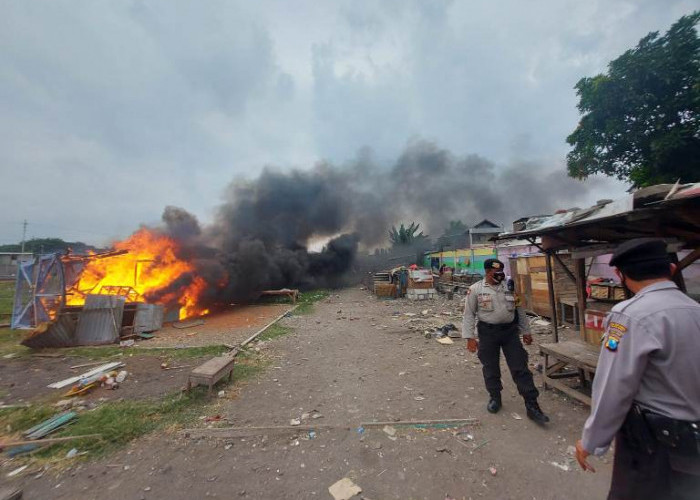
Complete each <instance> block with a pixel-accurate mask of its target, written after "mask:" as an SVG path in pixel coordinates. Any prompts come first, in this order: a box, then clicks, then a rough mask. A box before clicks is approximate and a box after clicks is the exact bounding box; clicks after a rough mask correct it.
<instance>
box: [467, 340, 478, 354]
mask: <svg viewBox="0 0 700 500" xmlns="http://www.w3.org/2000/svg"><path fill="white" fill-rule="evenodd" d="M478 349H479V341H478V340H476V339H467V350H468V351H469V352H476V351H477V350H478Z"/></svg>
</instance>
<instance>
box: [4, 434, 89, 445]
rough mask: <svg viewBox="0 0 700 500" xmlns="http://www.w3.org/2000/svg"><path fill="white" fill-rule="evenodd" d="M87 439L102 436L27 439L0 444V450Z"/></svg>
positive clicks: (87, 435) (85, 435)
mask: <svg viewBox="0 0 700 500" xmlns="http://www.w3.org/2000/svg"><path fill="white" fill-rule="evenodd" d="M84 438H85V439H87V438H99V439H102V434H83V435H81V436H65V437H57V438H46V439H29V440H24V441H10V442H9V443H0V448H8V447H10V446H22V445H25V444H38V445H42V444H53V443H62V442H63V441H73V440H76V439H84Z"/></svg>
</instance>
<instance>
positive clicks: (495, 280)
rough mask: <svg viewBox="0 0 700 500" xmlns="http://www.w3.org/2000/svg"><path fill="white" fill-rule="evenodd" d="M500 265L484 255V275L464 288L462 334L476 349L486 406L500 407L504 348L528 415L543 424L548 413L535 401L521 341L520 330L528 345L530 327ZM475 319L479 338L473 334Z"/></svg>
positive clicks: (492, 411) (535, 391)
mask: <svg viewBox="0 0 700 500" xmlns="http://www.w3.org/2000/svg"><path fill="white" fill-rule="evenodd" d="M503 269H504V267H503V262H501V261H500V260H497V259H487V260H486V261H485V262H484V270H485V276H484V279H483V280H481V281H479V282H477V283H474V284H473V285H472V286H471V287H469V290H468V292H467V300H466V306H465V308H464V320H463V323H462V337H463V338H465V339H467V349H468V350H469V351H470V352H477V351H478V356H479V360H480V361H481V364H482V372H483V375H484V382H485V384H486V390H487V391H488V392H489V395H490V399H489V402H488V405H487V406H486V409H487V410H488V411H489V412H490V413H497V412H498V410H500V409H501V405H502V402H501V390H502V389H503V385H502V383H501V366H500V364H501V349H503V354H504V356H505V358H506V363H507V364H508V368H509V369H510V374H511V376H512V377H513V381H514V382H515V384H516V385H517V387H518V392H519V393H520V395H521V396H522V397H523V398H524V399H525V409H526V411H527V416H528V417H529V418H530V419H532V420H534V421H535V422H537V423H538V424H544V423H547V422H549V417H547V415H545V414H544V413H543V412H542V409H541V408H540V406H539V404H537V397H538V396H539V392H538V391H537V388H536V387H535V384H534V382H533V380H532V373H531V372H530V370H529V369H528V367H527V351H525V349H524V348H523V345H522V343H521V342H520V335H519V333H522V334H523V341H524V342H525V343H526V344H528V345H529V344H531V343H532V336H531V335H530V328H529V325H528V322H527V318H526V317H525V312H524V311H523V310H522V308H521V307H520V304H519V303H518V298H517V296H516V295H515V294H514V293H513V292H512V291H510V290H509V289H508V288H507V287H506V286H505V284H504V283H503V281H504V279H505V277H506V276H505V273H504V272H503ZM477 320H478V322H477ZM475 323H476V324H477V330H478V334H479V340H478V341H477V340H476V339H475V338H474V325H475Z"/></svg>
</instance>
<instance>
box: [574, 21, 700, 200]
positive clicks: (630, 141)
mask: <svg viewBox="0 0 700 500" xmlns="http://www.w3.org/2000/svg"><path fill="white" fill-rule="evenodd" d="M699 21H700V11H699V12H694V13H693V14H691V15H688V16H683V17H681V18H680V19H679V20H678V21H676V22H675V23H674V24H673V26H671V28H670V29H669V30H668V32H666V34H665V35H663V36H659V33H658V32H653V33H649V34H648V35H647V36H645V37H644V38H642V39H641V40H640V41H639V43H638V44H637V46H636V47H635V48H633V49H630V50H628V51H627V52H625V53H624V54H622V55H621V56H620V57H618V58H617V59H615V60H614V61H612V62H611V63H610V64H609V65H608V72H607V73H606V74H601V75H597V76H594V77H592V78H582V79H581V80H579V82H578V83H577V84H576V87H575V88H576V91H577V94H578V96H579V103H578V109H579V111H580V112H581V113H582V115H583V116H582V118H581V121H580V123H579V125H578V127H577V128H576V130H574V132H573V133H572V134H571V135H570V136H569V137H568V138H567V142H568V143H569V144H570V145H572V146H573V147H574V149H573V150H572V151H571V152H570V153H569V154H568V156H567V166H568V172H569V175H570V176H571V177H575V178H579V179H584V178H586V177H588V176H589V175H592V174H596V173H603V174H606V175H610V176H616V177H617V178H618V179H621V180H626V181H629V182H631V183H632V184H633V185H634V186H636V187H640V186H648V185H652V184H657V183H662V182H675V181H676V180H678V179H679V178H680V179H681V180H682V181H683V182H693V181H697V180H698V179H700V118H699V116H698V114H699V113H700V39H699V38H698V33H697V31H696V25H697V24H698V22H699Z"/></svg>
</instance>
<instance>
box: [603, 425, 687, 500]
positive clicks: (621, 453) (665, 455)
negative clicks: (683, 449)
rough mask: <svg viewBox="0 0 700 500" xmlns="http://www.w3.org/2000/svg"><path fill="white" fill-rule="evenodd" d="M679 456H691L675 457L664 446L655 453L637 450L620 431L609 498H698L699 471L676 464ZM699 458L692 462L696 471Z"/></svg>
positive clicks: (685, 499) (682, 499) (616, 444)
mask: <svg viewBox="0 0 700 500" xmlns="http://www.w3.org/2000/svg"><path fill="white" fill-rule="evenodd" d="M674 459H675V460H674ZM678 460H685V461H687V460H688V459H687V457H673V456H672V455H671V454H670V453H669V450H668V448H665V447H662V446H659V447H658V449H657V450H656V451H655V452H654V453H653V454H648V453H646V452H644V451H638V450H637V448H636V447H634V446H631V445H630V443H629V442H628V441H627V439H626V438H625V436H624V435H623V434H622V433H621V432H618V433H617V436H616V437H615V461H614V463H613V476H612V484H611V485H610V493H609V494H608V500H697V499H698V498H700V475H695V474H689V473H687V472H684V471H681V470H678V469H676V468H674V461H678ZM698 461H700V459H694V464H691V465H695V466H694V467H692V468H693V469H695V471H696V472H697V471H698V469H700V467H698V466H700V464H699V463H698ZM676 466H677V465H676Z"/></svg>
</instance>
